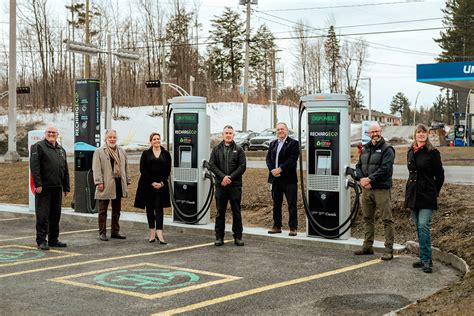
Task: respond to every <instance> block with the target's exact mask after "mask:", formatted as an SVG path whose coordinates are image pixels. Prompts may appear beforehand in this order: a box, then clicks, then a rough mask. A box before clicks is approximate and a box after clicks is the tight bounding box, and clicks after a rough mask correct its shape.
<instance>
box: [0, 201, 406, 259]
mask: <svg viewBox="0 0 474 316" xmlns="http://www.w3.org/2000/svg"><path fill="white" fill-rule="evenodd" d="M5 212H8V213H17V214H24V215H31V216H34V215H35V214H34V212H32V211H29V210H28V205H22V204H5V203H0V216H1V214H2V213H5ZM108 213H109V214H108V215H109V223H110V212H108ZM61 222H64V223H82V224H90V225H91V226H94V227H97V214H88V213H76V212H74V210H73V209H71V208H62V214H61ZM164 225H165V231H172V232H177V233H184V232H190V233H193V234H198V235H205V236H209V238H210V239H211V240H214V223H209V224H206V225H189V224H182V223H176V222H173V220H172V218H171V217H170V216H165V218H164ZM120 226H121V227H122V228H127V227H133V228H139V229H143V232H144V236H146V235H147V234H148V222H147V219H146V214H145V213H135V212H122V213H121V216H120ZM124 233H125V234H126V231H125V232H124ZM226 236H227V238H232V237H231V236H232V226H231V225H226ZM243 239H244V241H246V240H252V241H253V240H255V241H258V240H273V241H275V240H278V242H280V243H282V244H286V245H288V246H291V245H303V244H304V245H308V244H309V245H314V246H315V247H323V248H331V249H339V250H345V251H354V250H358V249H360V248H361V247H362V243H363V240H362V239H357V238H349V239H347V240H339V239H324V238H318V237H308V236H306V234H305V233H304V232H298V236H295V237H290V236H288V231H283V232H282V233H281V234H275V235H269V234H268V232H267V229H266V228H263V227H250V226H244V233H243ZM373 248H374V250H375V251H376V252H380V253H382V252H383V251H384V249H385V247H384V243H383V242H381V241H375V242H374V245H373ZM393 249H394V253H395V254H400V253H402V252H403V251H404V250H405V246H403V245H399V244H395V245H394V246H393Z"/></svg>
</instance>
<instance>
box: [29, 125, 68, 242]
mask: <svg viewBox="0 0 474 316" xmlns="http://www.w3.org/2000/svg"><path fill="white" fill-rule="evenodd" d="M58 136H59V132H58V129H57V128H56V127H54V126H51V125H50V126H48V127H47V128H46V130H45V131H44V139H43V140H42V141H39V142H37V143H36V144H34V145H33V146H31V150H30V152H31V155H30V169H31V175H32V178H33V182H34V185H35V212H36V243H37V245H38V249H41V250H49V247H66V246H67V245H66V243H63V242H60V241H59V240H58V237H59V220H60V219H61V203H62V195H63V194H64V196H66V195H67V193H68V192H69V190H70V187H69V171H68V168H67V160H66V151H65V150H64V148H63V147H61V145H59V144H58V142H57V139H58ZM46 237H48V238H46ZM48 241H49V242H48Z"/></svg>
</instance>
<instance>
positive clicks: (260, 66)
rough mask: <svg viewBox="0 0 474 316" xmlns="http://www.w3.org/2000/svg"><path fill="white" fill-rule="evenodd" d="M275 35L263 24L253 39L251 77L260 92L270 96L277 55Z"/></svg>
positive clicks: (250, 64)
mask: <svg viewBox="0 0 474 316" xmlns="http://www.w3.org/2000/svg"><path fill="white" fill-rule="evenodd" d="M274 39H275V37H274V36H273V34H272V32H271V31H270V29H269V28H268V27H267V26H266V25H264V24H263V25H261V26H260V27H259V28H258V30H257V32H256V33H255V35H254V36H253V37H252V39H251V43H252V44H251V46H250V63H249V67H250V78H251V82H252V83H253V85H254V86H255V88H256V90H257V91H258V92H259V94H263V96H264V97H265V98H269V96H270V89H271V87H272V84H273V82H272V72H273V62H274V61H273V58H274V57H275V50H276V45H275V42H274Z"/></svg>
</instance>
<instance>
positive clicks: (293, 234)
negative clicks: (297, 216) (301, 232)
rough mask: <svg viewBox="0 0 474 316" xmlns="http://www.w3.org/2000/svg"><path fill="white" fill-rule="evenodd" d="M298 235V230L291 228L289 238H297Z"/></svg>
mask: <svg viewBox="0 0 474 316" xmlns="http://www.w3.org/2000/svg"><path fill="white" fill-rule="evenodd" d="M297 234H298V232H297V230H296V228H290V232H289V233H288V236H292V237H294V236H296V235H297Z"/></svg>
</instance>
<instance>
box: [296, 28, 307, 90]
mask: <svg viewBox="0 0 474 316" xmlns="http://www.w3.org/2000/svg"><path fill="white" fill-rule="evenodd" d="M306 24H307V23H306V22H305V21H303V20H298V22H297V25H296V26H295V27H294V28H293V33H294V35H295V37H297V39H296V51H297V55H296V58H297V61H296V65H295V69H299V71H298V72H299V73H300V74H301V77H302V79H303V90H304V92H305V94H306V93H308V62H309V61H308V59H309V57H308V49H309V46H310V44H309V41H308V35H309V32H308V30H307V29H308V27H307V26H306Z"/></svg>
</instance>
